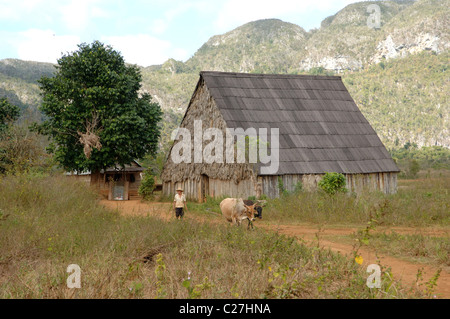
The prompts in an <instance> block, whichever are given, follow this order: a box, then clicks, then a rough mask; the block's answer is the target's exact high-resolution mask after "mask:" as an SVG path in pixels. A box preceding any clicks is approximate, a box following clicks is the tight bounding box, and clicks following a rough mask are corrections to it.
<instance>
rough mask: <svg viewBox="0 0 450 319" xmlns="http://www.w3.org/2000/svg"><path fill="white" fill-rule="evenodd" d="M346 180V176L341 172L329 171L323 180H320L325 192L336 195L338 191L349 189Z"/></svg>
mask: <svg viewBox="0 0 450 319" xmlns="http://www.w3.org/2000/svg"><path fill="white" fill-rule="evenodd" d="M345 185H346V181H345V176H344V175H343V174H341V173H329V172H327V173H326V174H325V176H324V177H323V178H322V180H321V181H320V182H319V187H320V189H322V190H323V191H325V193H327V194H329V195H334V194H336V193H337V192H342V193H345V192H347V189H346V188H345Z"/></svg>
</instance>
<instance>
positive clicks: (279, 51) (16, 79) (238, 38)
mask: <svg viewBox="0 0 450 319" xmlns="http://www.w3.org/2000/svg"><path fill="white" fill-rule="evenodd" d="M373 4H376V5H378V6H379V8H380V12H381V19H380V28H370V27H368V25H367V20H368V18H369V14H370V12H368V11H367V8H368V6H369V5H373ZM448 8H450V1H449V0H445V1H437V0H419V1H400V0H397V1H368V2H359V3H354V4H350V5H348V6H346V7H345V8H343V9H342V10H340V11H339V12H337V13H336V14H335V15H332V16H330V17H327V18H325V19H324V20H323V21H322V24H321V27H320V28H319V29H316V30H310V31H308V32H307V31H305V30H304V29H303V28H302V27H300V26H298V25H296V24H293V23H289V22H284V21H282V20H279V19H264V20H257V21H252V22H249V23H246V24H244V25H242V26H240V27H238V28H236V29H233V30H231V31H229V32H226V33H224V34H221V35H215V36H213V37H211V38H210V39H209V40H208V41H207V42H205V43H204V44H203V45H202V46H201V47H200V48H199V49H198V50H197V52H195V54H194V55H193V56H192V57H191V58H190V59H188V60H187V61H185V62H182V61H176V60H174V59H169V60H167V61H166V62H164V63H163V64H161V65H153V66H149V67H140V69H141V72H142V77H143V81H142V91H145V92H148V93H150V94H151V95H152V96H153V97H154V98H155V100H157V101H158V102H159V103H160V104H161V105H162V107H163V109H165V110H166V112H172V111H173V112H175V113H182V112H183V111H184V110H185V108H186V107H187V103H188V102H189V99H190V97H191V95H192V92H193V90H194V87H195V84H196V82H197V80H198V74H199V72H200V71H202V70H209V71H228V72H245V73H279V74H290V73H292V74H301V73H308V74H329V75H331V74H339V75H341V76H342V78H343V81H344V83H345V85H346V86H347V88H348V90H349V91H350V93H351V95H352V96H353V97H354V99H355V101H356V103H357V105H358V107H360V109H361V110H362V111H363V114H364V115H365V116H366V118H367V119H368V120H369V122H370V123H371V124H372V126H373V127H374V128H375V130H376V131H377V133H378V134H379V136H380V138H381V139H382V140H383V142H384V143H385V145H387V146H389V147H390V146H395V145H396V144H398V143H400V145H403V144H404V143H406V142H416V143H417V144H418V145H419V146H422V145H436V144H437V145H444V146H446V147H449V146H450V140H449V137H448V136H449V134H448V133H449V132H448V129H447V127H449V125H448V124H449V123H448V113H449V112H448V105H447V104H448V103H446V96H447V95H448V93H449V92H448V91H449V90H448V88H449V87H448V82H449V81H448V74H447V72H448V58H449V57H448V51H449V50H448V49H449V43H450V37H449V32H448V31H447V28H446V25H448V19H449V18H448V16H450V14H449V13H450V11H449V9H448ZM51 69H52V71H50V70H51ZM53 71H54V66H53V65H51V64H39V63H36V62H25V61H20V60H14V59H7V60H0V96H7V97H9V98H10V99H11V100H12V101H13V102H14V103H16V104H20V103H21V105H19V106H20V107H22V108H27V107H29V108H31V109H36V108H37V107H38V105H39V103H40V100H39V99H40V98H39V94H38V93H39V88H38V86H37V84H36V82H35V80H36V79H37V78H39V77H40V76H41V75H46V76H48V75H49V73H51V72H53ZM22 73H24V74H22ZM29 73H31V74H29ZM408 108H409V110H408ZM399 119H401V121H399Z"/></svg>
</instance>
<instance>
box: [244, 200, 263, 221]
mask: <svg viewBox="0 0 450 319" xmlns="http://www.w3.org/2000/svg"><path fill="white" fill-rule="evenodd" d="M243 202H244V205H247V206H252V205H255V210H256V214H255V217H256V218H259V219H262V206H261V205H260V203H259V201H257V202H256V203H255V202H254V201H252V200H246V199H245V200H244V201H243Z"/></svg>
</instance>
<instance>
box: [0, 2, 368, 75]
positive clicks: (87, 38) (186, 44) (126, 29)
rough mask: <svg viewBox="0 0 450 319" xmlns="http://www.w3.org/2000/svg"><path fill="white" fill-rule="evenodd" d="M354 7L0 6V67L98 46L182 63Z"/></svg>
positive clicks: (135, 57)
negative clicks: (210, 46)
mask: <svg viewBox="0 0 450 319" xmlns="http://www.w3.org/2000/svg"><path fill="white" fill-rule="evenodd" d="M359 1H360V0H297V1H294V0H270V1H269V0H222V1H215V0H147V1H144V0H0V60H1V59H5V58H14V59H21V60H28V61H38V62H50V63H56V62H57V59H58V58H60V57H61V56H62V55H63V54H66V53H70V52H73V51H76V50H77V49H78V47H77V45H78V44H80V43H92V42H93V41H95V40H99V41H101V42H102V43H104V44H107V45H111V46H112V47H113V48H114V49H115V50H117V51H120V52H121V54H122V55H123V57H124V58H125V61H126V62H128V63H132V64H138V65H140V66H144V67H146V66H150V65H155V64H162V63H164V62H165V61H167V60H168V59H169V58H174V59H176V60H180V61H186V60H187V59H189V58H190V57H191V56H192V55H193V54H194V53H195V52H196V51H197V50H198V49H199V48H200V47H201V46H202V45H203V43H205V42H206V41H207V40H208V39H209V38H210V37H212V36H214V35H218V34H224V33H226V32H228V31H231V30H233V29H235V28H237V27H239V26H241V25H243V24H245V23H248V22H251V21H255V20H259V19H269V18H275V19H280V20H283V21H285V22H291V23H295V24H297V25H299V26H301V27H303V28H304V29H305V30H307V31H308V30H310V29H312V28H319V27H320V23H321V22H322V20H323V19H325V18H326V17H328V16H330V15H333V14H335V13H337V12H338V11H339V10H341V9H343V8H344V7H345V6H346V5H348V4H350V3H354V2H359Z"/></svg>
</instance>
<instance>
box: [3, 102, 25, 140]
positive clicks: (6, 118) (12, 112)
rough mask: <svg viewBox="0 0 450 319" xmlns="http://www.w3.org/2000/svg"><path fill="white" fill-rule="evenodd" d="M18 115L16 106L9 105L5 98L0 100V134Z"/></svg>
mask: <svg viewBox="0 0 450 319" xmlns="http://www.w3.org/2000/svg"><path fill="white" fill-rule="evenodd" d="M19 115H20V110H19V108H18V107H17V106H15V105H13V104H11V103H10V102H9V101H8V99H7V98H0V134H1V133H2V132H4V131H5V130H6V129H7V127H8V126H9V125H10V124H11V123H12V122H14V121H15V120H17V119H18V118H19Z"/></svg>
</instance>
